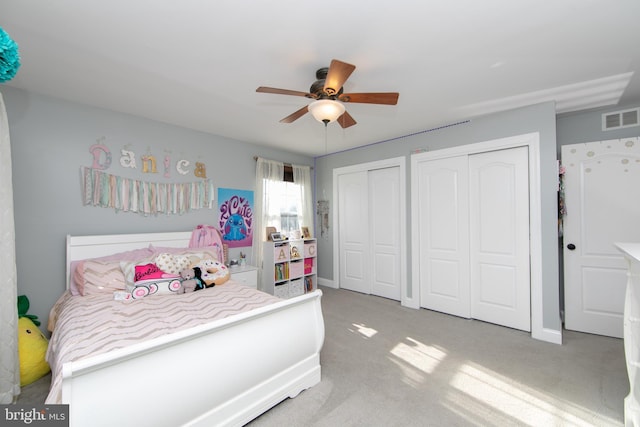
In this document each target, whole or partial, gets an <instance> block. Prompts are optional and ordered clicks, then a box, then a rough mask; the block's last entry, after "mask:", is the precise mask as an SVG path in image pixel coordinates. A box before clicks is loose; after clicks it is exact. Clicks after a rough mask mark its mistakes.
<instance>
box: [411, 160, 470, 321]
mask: <svg viewBox="0 0 640 427" xmlns="http://www.w3.org/2000/svg"><path fill="white" fill-rule="evenodd" d="M417 176H418V179H417V182H415V181H414V183H413V185H417V186H418V188H417V193H418V194H419V195H420V197H419V198H418V200H417V203H419V208H418V210H419V215H418V219H417V221H418V230H414V232H416V233H418V241H419V252H420V262H419V269H420V270H419V276H420V279H419V280H420V306H421V307H425V308H428V309H430V310H436V311H441V312H444V313H449V314H453V315H456V316H461V317H467V318H468V317H470V315H471V312H470V306H469V225H468V224H469V202H468V194H469V190H468V185H469V179H468V159H467V156H466V155H464V156H459V157H450V158H446V159H441V160H430V161H424V162H420V163H418V171H417Z"/></svg>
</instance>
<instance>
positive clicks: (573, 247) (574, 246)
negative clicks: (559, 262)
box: [567, 243, 576, 251]
mask: <svg viewBox="0 0 640 427" xmlns="http://www.w3.org/2000/svg"><path fill="white" fill-rule="evenodd" d="M575 248H576V245H574V244H573V243H569V244H568V245H567V249H569V250H570V251H572V250H574V249H575Z"/></svg>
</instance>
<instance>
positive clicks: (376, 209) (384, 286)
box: [369, 167, 402, 301]
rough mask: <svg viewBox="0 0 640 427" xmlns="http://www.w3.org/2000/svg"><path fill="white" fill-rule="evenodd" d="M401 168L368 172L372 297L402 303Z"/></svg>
mask: <svg viewBox="0 0 640 427" xmlns="http://www.w3.org/2000/svg"><path fill="white" fill-rule="evenodd" d="M400 221H401V218H400V168H399V167H392V168H385V169H375V170H371V171H369V226H370V242H371V250H372V252H373V254H372V257H371V261H372V264H371V272H372V274H371V293H372V294H373V295H377V296H381V297H385V298H391V299H394V300H397V301H400V268H401V265H402V264H401V263H402V260H401V259H400Z"/></svg>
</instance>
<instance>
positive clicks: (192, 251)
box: [149, 245, 224, 262]
mask: <svg viewBox="0 0 640 427" xmlns="http://www.w3.org/2000/svg"><path fill="white" fill-rule="evenodd" d="M149 249H150V250H152V251H153V255H154V256H158V255H160V254H162V253H168V254H171V255H187V256H189V255H193V256H196V257H198V258H213V259H215V260H217V261H220V262H224V260H223V259H220V258H221V257H222V248H218V247H217V246H203V247H201V248H165V247H156V246H153V245H149Z"/></svg>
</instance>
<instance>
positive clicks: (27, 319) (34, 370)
mask: <svg viewBox="0 0 640 427" xmlns="http://www.w3.org/2000/svg"><path fill="white" fill-rule="evenodd" d="M28 310H29V298H27V296H26V295H20V296H19V297H18V317H19V319H18V353H19V359H20V385H21V386H22V387H24V386H26V385H27V384H31V383H32V382H34V381H36V380H38V379H40V378H41V377H43V376H45V375H47V374H48V373H49V371H50V370H51V369H50V368H49V364H48V363H47V361H46V360H45V355H46V353H47V347H48V346H49V341H48V340H47V337H45V336H44V334H43V333H42V331H41V330H40V329H39V328H38V325H40V321H39V320H38V317H37V316H35V315H33V314H27V311H28Z"/></svg>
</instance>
